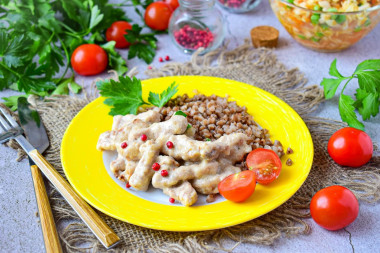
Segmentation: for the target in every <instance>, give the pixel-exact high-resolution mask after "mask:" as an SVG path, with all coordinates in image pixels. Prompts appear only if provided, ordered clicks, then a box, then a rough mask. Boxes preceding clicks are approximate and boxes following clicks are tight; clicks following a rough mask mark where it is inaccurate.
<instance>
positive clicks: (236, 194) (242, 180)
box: [218, 170, 256, 202]
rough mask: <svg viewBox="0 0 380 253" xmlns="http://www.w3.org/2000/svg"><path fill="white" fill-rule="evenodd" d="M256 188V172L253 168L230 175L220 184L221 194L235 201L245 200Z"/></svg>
mask: <svg viewBox="0 0 380 253" xmlns="http://www.w3.org/2000/svg"><path fill="white" fill-rule="evenodd" d="M255 188H256V173H255V172H254V171H251V170H245V171H241V172H238V173H236V174H233V175H230V176H228V177H226V178H225V179H224V180H222V181H221V182H220V183H219V185H218V189H219V192H220V194H221V195H222V196H223V197H225V198H226V199H228V200H231V201H233V202H243V201H245V200H246V199H248V198H249V197H250V196H251V195H252V194H253V192H254V191H255Z"/></svg>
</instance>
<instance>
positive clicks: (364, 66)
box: [354, 59, 380, 74]
mask: <svg viewBox="0 0 380 253" xmlns="http://www.w3.org/2000/svg"><path fill="white" fill-rule="evenodd" d="M363 70H380V59H373V60H365V61H363V62H361V63H360V64H359V65H358V66H357V67H356V69H355V72H354V74H357V73H359V72H361V71H363Z"/></svg>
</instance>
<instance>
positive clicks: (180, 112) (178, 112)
mask: <svg viewBox="0 0 380 253" xmlns="http://www.w3.org/2000/svg"><path fill="white" fill-rule="evenodd" d="M174 115H179V116H183V117H185V118H186V117H187V114H186V113H184V112H183V111H176V112H175V113H174Z"/></svg>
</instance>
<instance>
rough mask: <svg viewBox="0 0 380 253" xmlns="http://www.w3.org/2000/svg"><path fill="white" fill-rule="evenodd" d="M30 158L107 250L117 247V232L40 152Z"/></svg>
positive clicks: (31, 154)
mask: <svg viewBox="0 0 380 253" xmlns="http://www.w3.org/2000/svg"><path fill="white" fill-rule="evenodd" d="M29 156H30V158H31V159H32V160H33V161H34V163H35V164H36V165H37V166H38V167H39V168H40V170H41V171H42V173H44V175H45V176H46V177H47V178H48V179H49V181H50V182H51V183H53V185H54V186H55V187H56V188H57V190H58V191H59V192H60V193H61V194H62V196H63V197H64V198H65V199H66V201H67V202H68V203H69V204H70V205H71V207H72V208H73V209H74V210H75V211H76V212H77V214H78V215H79V216H80V217H81V218H82V220H83V221H84V222H85V223H86V224H87V226H88V227H89V228H90V229H91V230H92V232H93V233H94V234H95V235H96V237H97V238H98V239H99V240H100V241H101V243H102V244H103V245H104V246H105V247H106V248H107V249H109V248H111V247H113V246H115V245H116V244H117V243H118V242H119V241H120V238H119V237H118V236H117V235H116V234H115V232H114V231H113V230H112V229H111V228H110V227H109V226H108V225H107V224H106V223H105V222H104V221H103V220H102V219H101V218H100V217H99V215H98V214H97V213H96V212H95V211H94V210H93V209H92V208H91V207H90V206H89V205H88V204H87V202H86V201H84V200H83V199H82V198H81V197H80V196H79V195H78V194H77V193H76V192H75V191H74V189H73V188H72V187H71V186H70V184H69V183H68V182H67V181H66V180H65V179H64V178H63V177H62V176H61V175H60V174H59V173H58V172H57V171H56V170H55V169H54V167H53V166H52V165H51V164H50V163H49V162H48V161H46V159H45V158H44V157H43V156H42V155H41V154H40V153H39V152H38V150H36V149H35V150H32V151H30V152H29Z"/></svg>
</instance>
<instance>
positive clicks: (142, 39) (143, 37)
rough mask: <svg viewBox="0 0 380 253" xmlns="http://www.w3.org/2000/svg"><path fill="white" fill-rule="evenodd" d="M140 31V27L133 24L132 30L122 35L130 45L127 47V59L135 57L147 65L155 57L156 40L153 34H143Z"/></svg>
mask: <svg viewBox="0 0 380 253" xmlns="http://www.w3.org/2000/svg"><path fill="white" fill-rule="evenodd" d="M141 31H142V27H140V26H139V25H137V24H134V25H133V26H132V29H130V30H127V34H125V35H124V37H125V39H126V40H127V41H128V42H129V43H131V44H132V45H131V46H130V47H129V52H128V59H129V60H130V59H132V58H134V57H136V56H137V57H138V58H140V59H143V60H144V61H145V62H146V63H147V64H149V63H151V62H152V61H153V58H154V56H155V55H156V48H157V44H156V42H157V39H156V38H155V37H154V34H153V33H148V34H143V33H141Z"/></svg>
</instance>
